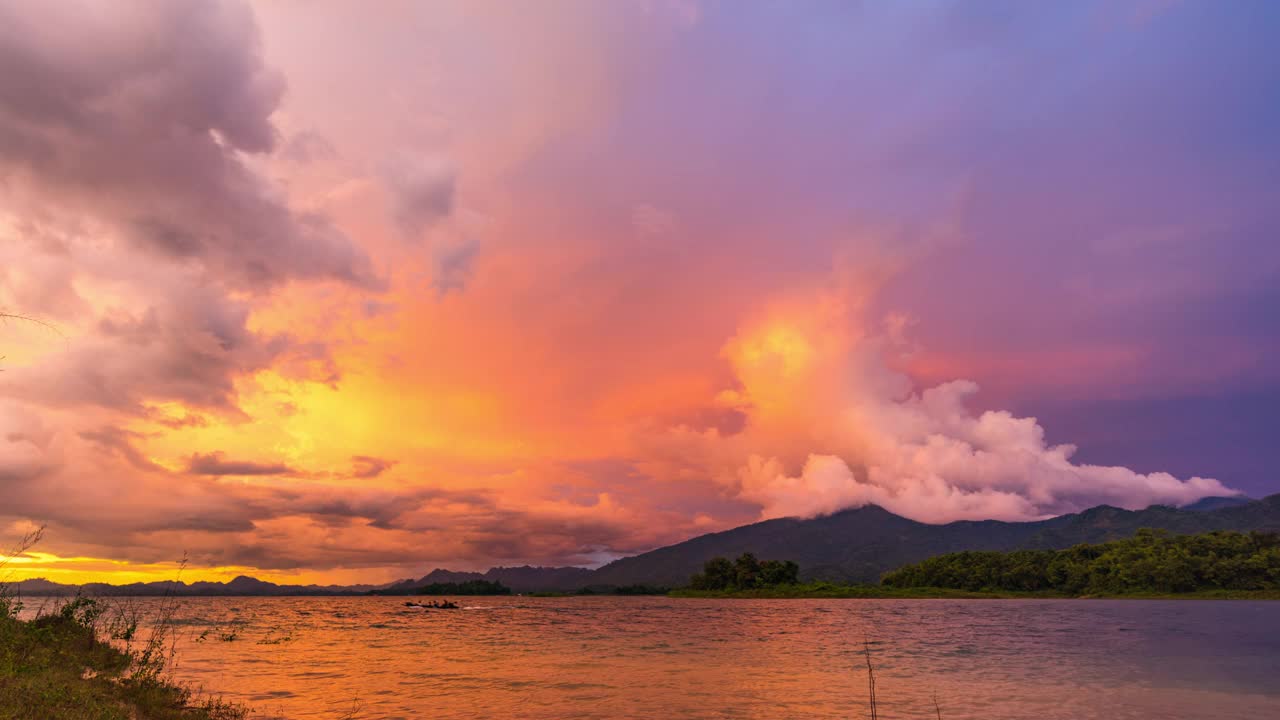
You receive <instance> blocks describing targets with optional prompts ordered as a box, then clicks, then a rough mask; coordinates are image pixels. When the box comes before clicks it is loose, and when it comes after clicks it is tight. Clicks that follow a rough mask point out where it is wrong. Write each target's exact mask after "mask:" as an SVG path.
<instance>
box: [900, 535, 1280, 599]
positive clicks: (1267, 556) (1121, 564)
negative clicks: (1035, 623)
mask: <svg viewBox="0 0 1280 720" xmlns="http://www.w3.org/2000/svg"><path fill="white" fill-rule="evenodd" d="M884 584H885V585H887V586H889V587H898V588H925V587H930V588H949V589H953V590H969V591H1009V592H1052V593H1062V594H1065V595H1086V594H1088V595H1098V594H1108V595H1125V594H1135V593H1188V592H1205V591H1224V590H1226V591H1230V590H1244V591H1254V590H1280V534H1277V533H1262V532H1250V533H1239V532H1230V531H1217V532H1210V533H1200V534H1198V535H1175V534H1172V533H1169V532H1167V531H1164V530H1148V529H1142V530H1139V531H1138V533H1137V535H1135V536H1134V537H1131V538H1128V539H1126V540H1116V541H1114V542H1109V543H1102V544H1098V545H1076V546H1073V547H1070V548H1066V549H1063V550H1014V551H1012V552H974V551H966V552H959V553H951V554H949V555H940V556H938V557H933V558H929V559H928V560H924V561H922V562H918V563H914V564H912V565H907V566H906V567H903V568H899V569H897V570H894V571H893V572H891V573H889V574H888V575H885V577H884Z"/></svg>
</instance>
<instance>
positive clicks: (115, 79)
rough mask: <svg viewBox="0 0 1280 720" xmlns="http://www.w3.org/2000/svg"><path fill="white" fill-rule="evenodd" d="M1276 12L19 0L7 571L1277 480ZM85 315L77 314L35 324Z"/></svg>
mask: <svg viewBox="0 0 1280 720" xmlns="http://www.w3.org/2000/svg"><path fill="white" fill-rule="evenodd" d="M1278 30H1280V4H1277V3H1272V2H1264V1H1263V0H1256V1H1250V0H1242V1H1241V2H1236V3H1229V4H1220V3H1211V2H1171V1H1161V0H1134V1H1131V2H1125V1H1121V2H1096V3H1094V2H1059V3H1049V2H1036V3H1031V2H994V1H992V2H968V1H966V2H960V1H956V2H943V1H938V2H879V3H871V2H869V3H857V2H843V1H842V2H832V3H820V2H795V3H792V2H766V1H764V0H760V1H751V2H710V1H709V2H694V1H693V0H670V1H664V0H648V1H642V0H635V1H634V2H607V3H606V2H586V1H584V2H561V1H552V2H536V3H535V2H493V3H489V2H476V1H475V0H466V1H465V2H457V3H445V2H418V3H397V2H380V3H372V4H371V3H356V2H342V3H339V2H321V3H303V2H287V1H271V2H267V1H264V2H261V3H252V4H248V5H246V4H242V3H241V2H237V1H230V0H229V1H226V2H186V1H182V0H157V1H155V2H127V3H116V2H70V1H69V2H57V3H35V2H26V1H24V0H0V310H3V311H4V312H7V313H13V314H19V315H24V316H28V317H31V318H35V319H38V320H40V321H42V322H43V323H47V324H48V326H45V325H41V324H36V323H30V322H24V321H20V320H10V321H8V322H5V323H4V324H0V355H3V356H4V359H3V360H0V370H2V372H0V539H2V540H3V541H4V544H6V545H11V544H12V542H14V541H16V540H17V539H18V538H19V537H20V536H21V535H22V534H23V532H24V531H26V530H28V529H30V528H32V527H34V526H37V525H39V524H47V526H48V529H47V533H46V536H45V539H44V541H43V542H42V543H41V544H40V545H39V546H38V547H36V548H35V549H34V550H33V552H31V553H29V554H27V555H26V556H23V557H19V558H17V559H16V560H15V561H14V562H13V563H11V565H10V567H9V570H10V571H12V572H13V573H15V574H16V576H17V577H47V578H49V579H52V580H58V581H62V582H73V581H82V580H108V581H112V582H128V581H133V580H139V579H147V580H154V579H168V578H172V577H173V576H174V568H175V562H176V561H177V560H179V559H180V558H181V557H182V555H183V553H184V552H185V553H186V554H187V555H188V557H189V563H190V564H189V568H188V570H187V571H186V572H185V574H184V575H183V579H186V580H192V579H228V578H230V577H232V576H234V575H236V574H241V573H247V574H253V575H256V576H258V577H261V578H263V579H268V580H273V581H277V582H291V583H294V582H303V583H309V582H324V583H327V582H383V581H386V580H390V579H393V578H398V577H406V576H410V575H413V576H418V575H420V574H422V573H424V572H426V571H427V570H429V569H431V568H433V567H448V568H452V569H484V568H487V567H489V566H491V565H499V564H501V565H512V564H525V563H531V564H543V565H592V566H594V565H598V564H600V563H603V562H606V561H608V560H610V559H613V558H616V557H619V556H622V555H628V554H633V553H636V552H641V551H644V550H647V549H651V548H653V547H657V546H659V545H663V544H667V543H671V542H675V541H679V540H682V539H685V538H688V537H690V536H693V535H696V534H700V533H704V532H710V531H715V530H721V529H726V528H730V527H734V526H738V525H742V524H745V523H749V522H754V521H757V520H760V519H762V518H771V517H780V516H788V515H798V516H812V515H815V514H820V513H826V512H832V511H835V510H838V509H841V508H845V507H851V506H858V505H862V504H866V503H869V502H870V503H876V504H880V505H882V506H884V507H886V508H888V509H889V510H891V511H893V512H896V513H899V514H903V515H906V516H909V517H912V518H915V519H918V520H922V521H926V522H946V521H950V520H955V519H972V518H998V519H1003V520H1027V519H1035V518H1043V517H1047V516H1051V515H1056V514H1061V513H1065V512H1072V511H1076V510H1080V509H1083V508H1086V507H1090V506H1093V505H1097V504H1101V503H1108V504H1112V505H1118V506H1123V507H1128V508H1140V507H1145V506H1147V505H1150V504H1153V503H1167V504H1184V503H1187V502H1191V501H1194V500H1196V499H1198V498H1201V497H1205V496H1211V495H1229V494H1234V493H1237V492H1239V493H1245V494H1248V495H1251V496H1255V497H1259V496H1263V495H1266V494H1270V493H1274V492H1280V471H1277V467H1280V442H1276V438H1275V433H1276V427H1278V426H1280V413H1278V411H1277V408H1278V407H1280V362H1277V361H1276V359H1275V358H1276V356H1277V355H1276V354H1277V351H1280V323H1278V322H1277V318H1278V317H1280V239H1278V238H1277V233H1278V231H1280V132H1278V130H1280V54H1277V53H1276V52H1275V48H1274V44H1275V42H1276V41H1277V39H1278V38H1280V35H1278V33H1277V31H1278ZM50 326H51V327H50Z"/></svg>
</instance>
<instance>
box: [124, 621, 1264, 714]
mask: <svg viewBox="0 0 1280 720" xmlns="http://www.w3.org/2000/svg"><path fill="white" fill-rule="evenodd" d="M132 602H134V603H137V604H138V605H140V606H141V607H143V608H147V607H148V606H150V607H154V606H155V605H156V604H157V603H158V602H159V601H158V600H156V599H139V600H134V601H132ZM179 602H180V603H181V610H180V618H181V620H180V622H181V624H182V630H183V640H182V642H181V643H180V646H179V659H178V667H177V674H178V676H179V677H180V678H184V679H188V680H192V681H195V682H196V683H198V684H201V685H203V686H204V687H205V688H206V689H207V690H208V691H211V692H215V693H221V694H223V695H225V696H227V697H228V698H231V699H235V700H239V701H243V702H247V703H249V704H251V705H252V706H254V707H255V708H256V709H258V710H259V711H260V712H262V713H264V714H267V715H269V716H272V717H285V718H333V717H337V716H340V715H342V714H343V713H345V712H347V711H348V710H350V708H351V707H352V703H353V701H356V702H358V703H359V706H360V707H361V708H362V709H361V712H360V715H359V717H364V718H414V719H418V718H469V719H470V718H493V717H514V718H557V719H559V718H609V719H610V720H617V719H618V718H861V717H866V711H865V708H866V698H867V683H866V671H865V659H864V656H863V651H862V648H863V640H864V638H865V639H867V640H869V641H870V642H871V647H872V657H873V660H874V662H875V665H876V669H877V673H878V679H879V683H878V695H879V701H880V716H881V717H882V718H886V720H888V719H891V718H926V717H930V718H931V717H934V707H933V701H932V699H931V698H932V696H933V694H934V693H937V697H938V703H939V705H940V706H941V710H942V716H943V718H946V719H947V720H954V719H957V718H983V719H984V720H1003V719H1006V718H1009V719H1011V718H1019V719H1022V718H1036V719H1037V720H1048V719H1051V718H1063V719H1066V718H1071V719H1073V720H1074V719H1078V718H1107V719H1109V720H1116V719H1120V718H1143V719H1148V718H1187V719H1192V718H1194V719H1196V720H1204V719H1207V718H1232V719H1238V718H1280V603H1266V602H1210V601H1101V600H1094V601H1053V600H1036V601H1013V600H1003V601H982V600H965V601H949V600H916V601H912V600H905V601H904V600H696V599H668V598H626V597H621V598H617V597H609V598H605V597H601V598H591V597H584V598H519V597H517V598H474V599H467V600H464V601H463V602H462V604H463V605H464V606H466V609H465V610H461V611H444V612H432V611H425V612H424V611H417V610H410V609H407V608H405V607H403V602H404V599H403V598H372V597H370V598H194V599H184V600H181V601H179ZM206 629H212V630H211V631H210V632H209V633H207V634H206V639H205V640H203V641H198V640H197V638H198V637H199V635H200V634H201V633H204V631H205V630H206ZM233 630H234V632H235V633H236V638H235V639H234V640H232V641H229V642H228V641H223V640H220V639H219V637H218V636H219V635H221V634H223V633H229V632H231V631H233ZM285 636H287V637H290V638H291V639H289V640H287V641H285V642H281V643H278V644H268V643H267V642H264V641H270V640H272V639H273V638H274V639H279V638H282V637H285Z"/></svg>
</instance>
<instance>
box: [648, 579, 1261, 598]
mask: <svg viewBox="0 0 1280 720" xmlns="http://www.w3.org/2000/svg"><path fill="white" fill-rule="evenodd" d="M668 597H678V598H721V599H734V598H738V599H757V600H767V599H789V598H790V599H798V600H800V599H810V600H821V599H858V598H864V599H869V600H877V599H879V600H914V599H919V600H926V599H934V600H1027V599H1058V600H1064V599H1079V600H1087V599H1115V600H1124V599H1129V600H1280V590H1204V591H1199V592H1188V593H1132V594H1124V595H1067V594H1063V593H1058V592H1050V591H1045V592H1003V591H1001V592H983V591H969V590H954V589H950V588H928V587H925V588H895V587H886V586H883V585H837V584H834V583H809V584H805V585H779V586H775V587H764V588H752V589H749V590H692V589H689V588H682V589H679V590H672V591H671V592H670V593H668Z"/></svg>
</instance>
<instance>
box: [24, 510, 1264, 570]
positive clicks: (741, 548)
mask: <svg viewBox="0 0 1280 720" xmlns="http://www.w3.org/2000/svg"><path fill="white" fill-rule="evenodd" d="M1144 527H1148V528H1155V529H1162V530H1168V531H1169V532H1172V533H1177V534H1191V533H1202V532H1209V531H1213V530H1239V531H1249V530H1268V531H1280V494H1278V495H1272V496H1270V497H1268V498H1264V499H1262V500H1253V501H1241V500H1239V499H1235V498H1212V499H1209V501H1205V502H1199V503H1195V504H1194V505H1192V506H1189V507H1187V508H1183V509H1177V508H1171V507H1162V506H1153V507H1149V508H1147V509H1145V510H1136V511H1134V510H1122V509H1120V508H1114V507H1108V506H1105V505H1104V506H1099V507H1095V508H1091V509H1089V510H1085V511H1084V512H1080V513H1075V514H1072V515H1063V516H1060V517H1056V518H1052V519H1049V520H1042V521H1039V522H1025V523H1017V522H1000V521H997V520H981V521H960V522H953V523H948V524H946V525H928V524H925V523H921V522H916V521H914V520H908V519H907V518H904V517H899V516H897V515H894V514H893V513H891V512H889V511H887V510H884V509H882V508H879V507H876V506H874V505H869V506H866V507H862V508H857V509H854V510H845V511H843V512H838V513H835V514H833V515H828V516H825V517H818V518H812V519H808V520H801V519H796V518H782V519H778V520H768V521H765V522H760V523H755V524H753V525H746V526H743V527H739V528H734V529H733V530H726V531H724V532H719V533H712V534H710V535H701V536H699V537H695V538H692V539H690V540H686V541H684V542H682V543H678V544H675V545H670V546H667V547H663V548H658V549H657V550H653V551H650V552H647V553H644V554H641V555H636V556H634V557H629V558H623V559H621V560H617V561H614V562H612V563H610V564H608V565H605V566H604V567H602V568H600V569H599V570H595V571H592V570H588V569H585V568H577V567H528V566H525V567H497V568H493V569H491V570H489V571H488V572H485V573H469V572H451V571H448V570H435V571H433V572H432V573H430V574H429V575H427V576H425V577H422V578H419V579H417V580H403V581H400V582H398V583H393V584H389V585H380V586H376V587H373V586H367V585H365V586H353V587H340V586H327V587H316V586H306V587H300V586H288V585H274V584H272V583H264V582H262V581H259V580H255V579H253V578H247V577H242V578H237V579H235V580H233V581H231V582H229V583H191V584H190V585H187V584H184V583H175V582H161V583H145V584H135V585H125V586H113V585H97V584H95V585H87V586H84V587H81V588H77V587H75V586H68V585H58V584H56V583H50V582H47V581H44V580H28V581H25V582H23V583H18V584H17V585H18V587H17V588H16V589H17V590H18V591H19V592H22V593H24V594H28V595H55V594H75V593H76V592H85V593H87V594H95V595H163V594H177V595H329V594H363V593H367V592H369V591H371V590H379V591H388V590H389V591H391V592H399V593H403V594H412V593H414V592H415V591H416V590H417V589H418V588H420V587H422V586H424V585H429V584H432V583H451V582H452V583H458V582H468V581H473V580H485V581H488V582H499V583H501V584H503V585H504V586H506V587H509V588H511V589H512V590H513V591H514V592H534V591H544V590H576V589H579V588H583V587H597V588H599V587H604V586H614V587H625V586H637V585H645V586H650V587H653V586H659V587H681V586H683V585H685V584H686V583H687V582H688V581H689V578H690V577H691V576H693V575H694V574H695V573H697V572H699V571H701V570H702V569H703V564H704V563H706V561H707V560H710V559H711V558H713V557H738V556H740V555H742V554H743V553H752V554H754V555H755V556H756V557H759V558H761V559H764V560H792V561H795V562H796V563H797V564H799V566H800V578H801V579H802V580H804V581H811V580H829V581H832V582H854V583H875V582H879V580H880V577H881V575H883V574H884V573H885V572H887V571H889V570H894V569H896V568H899V567H902V566H904V565H907V564H909V563H914V562H919V561H921V560H924V559H926V558H930V557H934V556H936V555H942V554H945V553H952V552H959V551H962V550H1017V549H1056V548H1065V547H1071V546H1072V545H1078V544H1081V543H1102V542H1108V541H1112V540H1120V539H1123V538H1128V537H1132V536H1133V535H1134V534H1135V533H1136V532H1137V531H1138V529H1139V528H1144Z"/></svg>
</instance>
